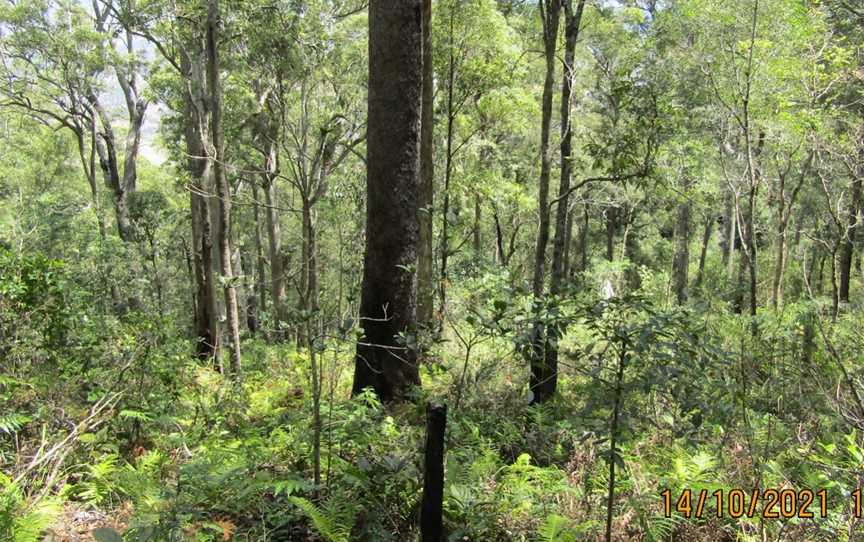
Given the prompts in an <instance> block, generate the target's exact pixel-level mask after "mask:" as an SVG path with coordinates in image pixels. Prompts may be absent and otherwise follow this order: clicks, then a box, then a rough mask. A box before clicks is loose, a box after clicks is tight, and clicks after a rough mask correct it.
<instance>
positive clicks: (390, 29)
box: [352, 0, 423, 402]
mask: <svg viewBox="0 0 864 542" xmlns="http://www.w3.org/2000/svg"><path fill="white" fill-rule="evenodd" d="M421 11H422V1H421V0H371V1H370V3H369V98H368V100H369V104H368V105H369V113H368V128H367V134H368V141H367V145H366V149H367V150H366V153H367V159H366V169H367V178H366V183H367V203H366V253H365V257H364V261H363V285H362V293H361V301H360V318H361V324H362V327H363V332H364V333H363V337H362V338H361V339H360V341H359V342H358V343H357V356H356V359H355V364H354V384H353V388H352V391H353V393H355V394H356V393H359V392H360V391H362V390H363V389H364V388H368V387H371V388H372V389H373V390H374V391H375V393H376V394H377V395H378V397H380V398H381V400H383V401H385V402H389V401H393V400H402V399H405V398H407V396H408V392H409V390H410V388H411V387H412V386H418V385H420V372H419V370H418V366H417V352H416V347H415V338H414V335H415V333H416V327H417V326H416V324H417V322H416V316H417V314H416V311H417V304H416V276H415V274H414V270H413V269H414V267H415V266H416V265H417V244H418V238H419V229H420V227H419V221H418V219H417V216H418V215H417V213H418V208H419V201H420V198H419V183H420V120H421V109H422V101H423V100H422V93H423V62H422V53H423V47H422V41H423V38H422V35H423V32H422V24H421V20H422V16H421Z"/></svg>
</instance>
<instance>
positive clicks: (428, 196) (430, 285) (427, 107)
mask: <svg viewBox="0 0 864 542" xmlns="http://www.w3.org/2000/svg"><path fill="white" fill-rule="evenodd" d="M422 22H423V105H422V110H421V121H420V213H419V220H420V240H419V246H418V248H417V323H418V324H419V325H421V326H424V327H427V328H428V327H429V326H430V325H431V324H432V316H433V313H434V304H435V293H434V292H435V287H434V280H435V279H434V272H433V270H432V216H433V213H432V209H433V206H434V194H435V188H434V179H435V170H434V146H433V137H432V136H433V128H434V125H433V122H434V113H433V105H434V104H433V100H434V98H433V96H434V88H433V87H434V82H433V72H432V0H423V21H422Z"/></svg>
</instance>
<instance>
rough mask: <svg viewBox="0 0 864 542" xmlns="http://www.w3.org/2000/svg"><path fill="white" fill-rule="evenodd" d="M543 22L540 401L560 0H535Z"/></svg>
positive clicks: (537, 275)
mask: <svg viewBox="0 0 864 542" xmlns="http://www.w3.org/2000/svg"><path fill="white" fill-rule="evenodd" d="M537 5H538V8H539V10H540V20H541V22H542V24H543V55H544V60H545V65H546V76H545V79H544V80H543V97H542V100H541V106H540V108H541V119H540V179H539V194H538V197H537V200H538V201H537V215H538V216H537V239H536V243H535V246H534V266H533V278H532V292H533V294H534V311H535V322H534V329H533V331H532V334H531V343H532V344H531V348H530V355H529V358H530V364H531V382H530V386H531V391H532V393H533V394H534V397H533V399H532V402H534V403H541V402H543V401H545V400H546V399H548V398H549V394H548V392H549V386H550V384H551V381H550V379H549V375H548V374H547V373H548V371H547V370H546V356H545V353H544V352H545V346H546V338H545V334H546V331H545V326H544V325H543V323H542V322H541V320H540V314H541V308H542V306H543V304H544V297H543V291H544V285H545V276H546V248H547V246H548V244H549V215H550V212H549V176H550V174H551V170H552V153H551V150H550V148H549V138H550V134H551V126H552V97H553V96H552V95H553V93H554V91H555V88H554V87H555V63H556V60H557V59H556V52H557V50H558V26H559V24H560V20H561V0H540V2H539V3H538V4H537Z"/></svg>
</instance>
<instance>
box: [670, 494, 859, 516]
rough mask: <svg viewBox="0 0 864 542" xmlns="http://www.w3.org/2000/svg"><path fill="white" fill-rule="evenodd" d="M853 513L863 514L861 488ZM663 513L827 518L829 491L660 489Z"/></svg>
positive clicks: (852, 503)
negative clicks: (675, 491) (677, 490)
mask: <svg viewBox="0 0 864 542" xmlns="http://www.w3.org/2000/svg"><path fill="white" fill-rule="evenodd" d="M850 497H851V503H850V504H851V506H852V510H851V512H852V514H853V515H854V516H855V517H856V518H860V517H861V508H862V493H861V488H858V489H856V490H855V491H852V493H851V495H850ZM660 498H661V499H662V502H661V506H662V508H663V510H662V511H663V515H664V516H666V517H667V518H668V517H671V516H672V514H673V513H678V514H680V515H682V516H684V517H685V518H688V519H690V518H694V519H701V518H704V517H709V516H713V517H717V518H723V517H730V518H733V519H737V518H742V517H746V518H755V517H762V518H764V519H791V518H803V519H807V518H825V517H827V516H828V510H829V505H830V503H829V500H828V492H827V491H826V490H824V489H820V490H817V491H814V490H812V489H801V490H797V491H796V490H794V489H759V488H756V489H752V490H749V491H748V490H744V489H730V490H726V491H724V490H722V489H718V490H716V491H713V492H710V493H709V491H708V490H707V489H702V490H698V491H694V490H690V489H684V490H682V491H681V493H679V494H677V495H673V493H672V491H671V490H669V489H665V490H663V491H661V492H660Z"/></svg>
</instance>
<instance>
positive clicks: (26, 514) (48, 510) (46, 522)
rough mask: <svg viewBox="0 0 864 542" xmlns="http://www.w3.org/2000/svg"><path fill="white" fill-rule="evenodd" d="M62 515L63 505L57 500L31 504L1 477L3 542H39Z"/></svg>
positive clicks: (0, 496)
mask: <svg viewBox="0 0 864 542" xmlns="http://www.w3.org/2000/svg"><path fill="white" fill-rule="evenodd" d="M60 511H61V506H60V501H59V500H57V499H54V498H48V499H42V500H41V501H37V502H35V503H29V504H28V503H27V502H26V501H25V500H24V497H23V496H22V494H21V489H20V488H19V487H18V486H17V485H15V484H14V483H12V480H11V479H10V478H9V477H8V476H6V475H4V474H3V473H0V540H3V541H4V542H5V541H8V542H37V541H39V540H41V535H42V533H43V532H44V531H45V530H46V529H48V528H49V527H50V526H51V525H52V524H53V523H54V520H55V519H56V518H57V516H59V515H60Z"/></svg>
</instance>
